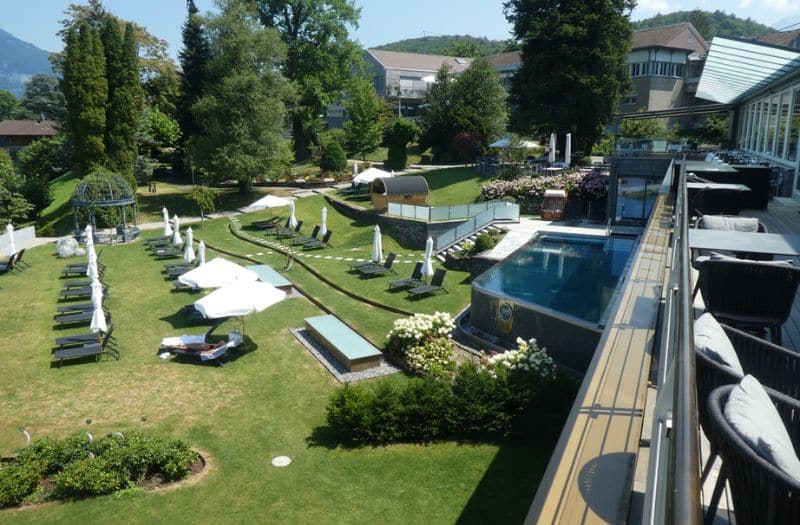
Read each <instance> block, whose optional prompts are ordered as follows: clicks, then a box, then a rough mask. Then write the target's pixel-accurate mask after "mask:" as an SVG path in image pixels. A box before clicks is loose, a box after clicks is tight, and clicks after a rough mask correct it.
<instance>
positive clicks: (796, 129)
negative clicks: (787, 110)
mask: <svg viewBox="0 0 800 525" xmlns="http://www.w3.org/2000/svg"><path fill="white" fill-rule="evenodd" d="M798 140H800V88H797V89H795V90H794V101H793V105H792V125H791V129H790V130H789V144H788V146H787V150H788V151H787V155H786V159H787V160H797V141H798Z"/></svg>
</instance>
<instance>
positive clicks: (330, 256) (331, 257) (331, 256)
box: [325, 255, 333, 259]
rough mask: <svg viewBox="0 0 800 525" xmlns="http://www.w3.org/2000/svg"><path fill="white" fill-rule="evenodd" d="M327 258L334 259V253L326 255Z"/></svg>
mask: <svg viewBox="0 0 800 525" xmlns="http://www.w3.org/2000/svg"><path fill="white" fill-rule="evenodd" d="M325 258H326V259H333V255H326V256H325Z"/></svg>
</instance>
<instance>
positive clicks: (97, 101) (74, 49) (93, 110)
mask: <svg viewBox="0 0 800 525" xmlns="http://www.w3.org/2000/svg"><path fill="white" fill-rule="evenodd" d="M105 64H106V61H105V55H104V53H103V44H102V43H101V42H100V36H99V34H98V31H97V30H95V29H92V28H91V27H90V26H89V24H87V23H82V24H81V25H80V26H79V27H78V28H77V29H72V30H70V31H69V33H68V34H67V40H66V46H65V49H64V78H63V81H62V91H63V92H64V98H65V99H66V102H67V117H66V124H67V126H66V128H67V131H68V133H69V138H70V142H71V143H72V149H73V155H74V159H75V164H76V167H77V169H78V171H80V172H81V173H89V172H90V171H91V169H92V168H93V167H95V166H98V165H100V164H102V162H103V160H104V154H105V143H104V135H105V127H106V101H107V99H108V83H107V81H106V66H105Z"/></svg>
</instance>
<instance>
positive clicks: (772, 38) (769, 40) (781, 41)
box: [753, 29, 800, 47]
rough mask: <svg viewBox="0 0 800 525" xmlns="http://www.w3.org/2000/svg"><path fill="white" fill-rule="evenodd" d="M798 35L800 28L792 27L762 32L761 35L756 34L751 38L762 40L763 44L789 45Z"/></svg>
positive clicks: (799, 34) (799, 35)
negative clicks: (791, 28) (790, 28)
mask: <svg viewBox="0 0 800 525" xmlns="http://www.w3.org/2000/svg"><path fill="white" fill-rule="evenodd" d="M798 37H800V29H793V30H792V31H778V32H776V33H764V34H763V35H756V36H754V37H753V40H758V41H759V42H764V43H765V44H774V45H776V46H784V47H791V45H792V42H794V41H795V40H797V39H798Z"/></svg>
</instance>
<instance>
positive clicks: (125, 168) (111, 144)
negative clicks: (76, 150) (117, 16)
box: [101, 18, 142, 187]
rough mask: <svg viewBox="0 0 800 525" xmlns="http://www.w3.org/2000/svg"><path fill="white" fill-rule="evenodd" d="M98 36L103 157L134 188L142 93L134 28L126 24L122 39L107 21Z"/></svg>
mask: <svg viewBox="0 0 800 525" xmlns="http://www.w3.org/2000/svg"><path fill="white" fill-rule="evenodd" d="M101 35H102V39H103V49H104V51H105V58H106V78H107V81H108V101H107V105H106V130H105V146H106V155H107V157H108V163H109V165H110V166H111V167H112V168H113V169H115V170H116V171H118V172H119V173H120V174H121V175H122V176H123V177H124V178H125V179H126V180H127V181H128V183H130V184H131V186H134V187H135V185H136V179H135V177H134V175H133V169H134V164H135V162H136V157H137V155H138V143H137V135H138V131H139V118H140V116H141V112H142V90H141V85H140V83H139V65H138V60H139V58H138V53H137V50H136V40H135V39H134V30H133V25H131V24H126V26H125V33H124V37H123V36H122V35H121V34H120V31H119V26H118V24H117V23H116V21H114V20H113V19H111V18H107V19H106V21H105V23H104V25H103V27H102V31H101Z"/></svg>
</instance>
